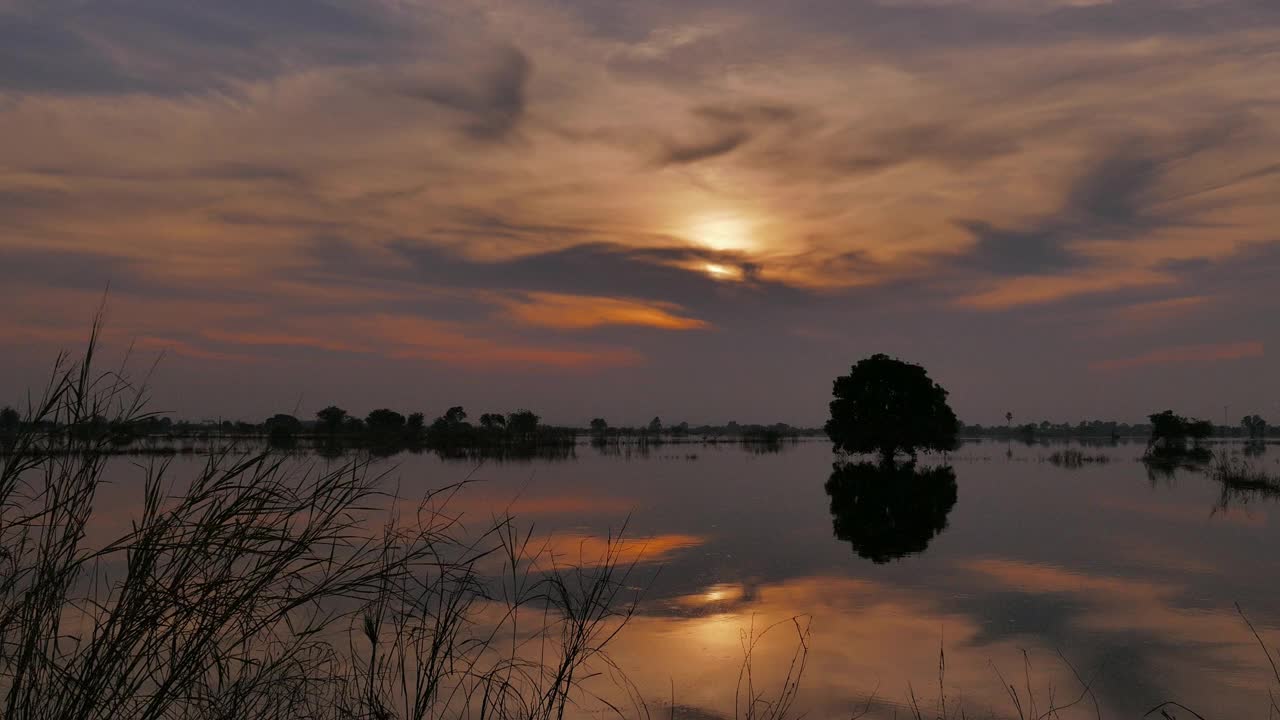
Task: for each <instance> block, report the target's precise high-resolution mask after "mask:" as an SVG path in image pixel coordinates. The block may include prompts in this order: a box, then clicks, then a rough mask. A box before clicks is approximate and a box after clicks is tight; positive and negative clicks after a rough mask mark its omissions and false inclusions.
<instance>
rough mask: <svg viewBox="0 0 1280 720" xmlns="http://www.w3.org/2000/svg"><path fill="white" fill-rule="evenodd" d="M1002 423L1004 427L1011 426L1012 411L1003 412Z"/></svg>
mask: <svg viewBox="0 0 1280 720" xmlns="http://www.w3.org/2000/svg"><path fill="white" fill-rule="evenodd" d="M1004 424H1005V427H1013V413H1012V412H1007V413H1005V414H1004Z"/></svg>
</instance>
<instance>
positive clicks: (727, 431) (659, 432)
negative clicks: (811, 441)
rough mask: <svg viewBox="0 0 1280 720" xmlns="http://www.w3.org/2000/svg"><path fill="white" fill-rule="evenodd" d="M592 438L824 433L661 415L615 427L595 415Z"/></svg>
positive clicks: (766, 437) (759, 437)
mask: <svg viewBox="0 0 1280 720" xmlns="http://www.w3.org/2000/svg"><path fill="white" fill-rule="evenodd" d="M588 432H589V433H590V436H591V440H592V442H593V443H596V444H608V443H623V442H635V443H641V444H643V443H650V442H654V443H659V442H665V441H667V440H680V439H682V438H688V437H696V438H701V439H704V440H706V439H712V440H715V439H719V438H726V439H734V440H746V441H761V442H776V441H779V440H784V439H787V438H801V437H817V436H820V435H822V429H821V428H802V427H795V426H793V425H788V424H787V423H773V424H771V425H758V424H740V423H738V422H737V421H734V420H730V421H729V422H728V423H725V424H724V425H710V424H706V425H690V424H689V423H688V422H680V423H676V424H675V425H664V424H663V422H662V418H661V417H654V418H653V419H652V420H650V421H649V422H648V424H646V425H641V426H638V427H633V426H621V427H615V426H612V425H610V424H609V423H608V421H606V420H605V419H604V418H599V417H598V418H593V419H592V420H591V422H590V423H589V424H588Z"/></svg>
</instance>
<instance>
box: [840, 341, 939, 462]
mask: <svg viewBox="0 0 1280 720" xmlns="http://www.w3.org/2000/svg"><path fill="white" fill-rule="evenodd" d="M832 394H833V395H834V396H835V399H834V400H832V401H831V405H830V408H831V419H830V420H828V421H827V424H826V427H825V430H826V432H827V436H828V437H830V438H831V441H832V442H833V443H835V449H836V450H837V451H840V452H848V453H879V454H880V457H881V458H882V460H884V461H891V460H892V459H893V457H894V456H895V455H896V454H897V453H899V452H905V453H907V454H909V455H911V456H912V457H913V458H914V457H915V456H916V453H917V452H918V451H919V450H937V451H946V450H952V449H954V448H955V446H956V434H957V433H958V432H959V429H960V424H959V422H958V421H957V420H956V415H955V413H954V412H953V411H952V410H951V407H950V406H949V405H947V391H946V390H944V389H942V386H941V385H938V384H937V383H935V382H934V381H933V380H931V379H930V378H929V375H928V373H926V372H925V370H924V368H922V367H920V366H919V365H913V364H911V363H906V362H903V361H901V360H897V359H894V358H891V357H889V356H888V355H872V356H871V357H869V358H866V359H864V360H859V361H858V363H857V364H856V365H854V366H853V368H852V369H851V370H850V373H849V374H848V375H841V376H840V377H838V378H836V380H835V383H834V385H833V388H832Z"/></svg>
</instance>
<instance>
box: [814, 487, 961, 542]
mask: <svg viewBox="0 0 1280 720" xmlns="http://www.w3.org/2000/svg"><path fill="white" fill-rule="evenodd" d="M826 490H827V495H828V496H829V497H830V498H831V524H832V528H833V530H834V531H835V535H836V537H837V538H840V539H841V540H844V541H846V542H848V543H849V544H850V545H852V546H853V551H854V552H856V553H857V554H858V555H859V556H860V557H864V558H867V559H868V560H871V561H872V562H876V563H885V562H888V561H890V560H895V559H897V558H901V557H904V556H906V555H913V554H916V553H921V552H924V550H925V548H927V547H928V546H929V542H930V541H931V540H933V538H934V536H936V535H937V534H938V533H941V532H942V531H943V530H945V529H946V527H947V514H948V513H950V512H951V508H953V507H955V504H956V499H957V488H956V474H955V471H954V470H952V469H951V468H949V467H935V468H928V469H925V470H920V469H918V468H916V466H915V465H912V464H907V465H876V464H874V463H859V464H856V465H836V466H835V468H834V470H833V471H832V473H831V477H830V478H828V479H827V485H826Z"/></svg>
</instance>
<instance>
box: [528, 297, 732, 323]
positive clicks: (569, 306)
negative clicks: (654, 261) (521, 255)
mask: <svg viewBox="0 0 1280 720" xmlns="http://www.w3.org/2000/svg"><path fill="white" fill-rule="evenodd" d="M506 304H507V308H508V313H509V314H510V316H511V317H512V318H513V319H514V320H516V321H518V322H521V323H527V324H530V325H538V326H542V327H549V328H556V329H561V330H582V329H586V328H594V327H602V326H609V325H634V326H638V327H649V328H656V329H659V330H698V329H703V328H706V327H708V325H707V323H706V322H704V321H702V320H698V319H695V318H690V317H684V316H681V315H678V314H676V313H679V312H681V311H682V310H683V308H681V307H680V306H679V305H676V304H674V303H656V304H651V303H643V302H636V301H634V300H628V299H623V298H611V297H593V296H584V295H562V294H556V293H529V294H528V295H526V296H524V297H523V298H519V299H511V300H508V301H506Z"/></svg>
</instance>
